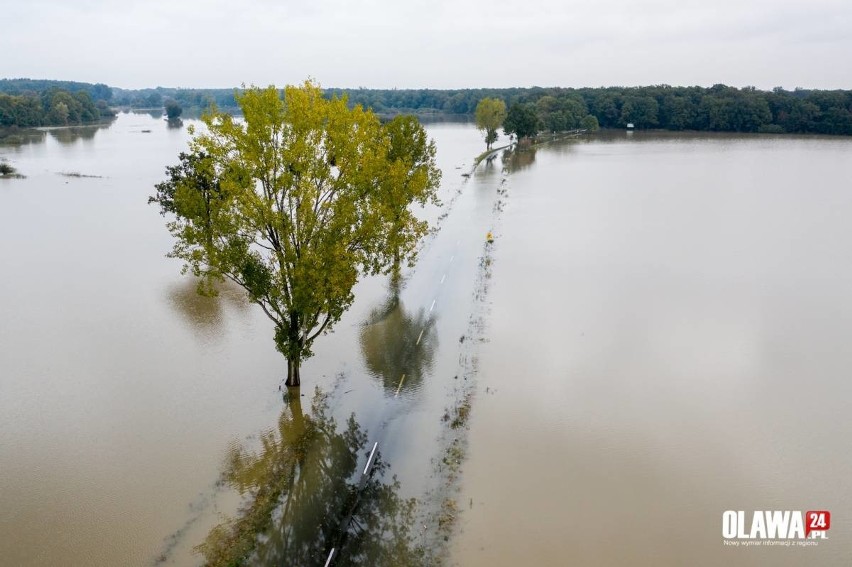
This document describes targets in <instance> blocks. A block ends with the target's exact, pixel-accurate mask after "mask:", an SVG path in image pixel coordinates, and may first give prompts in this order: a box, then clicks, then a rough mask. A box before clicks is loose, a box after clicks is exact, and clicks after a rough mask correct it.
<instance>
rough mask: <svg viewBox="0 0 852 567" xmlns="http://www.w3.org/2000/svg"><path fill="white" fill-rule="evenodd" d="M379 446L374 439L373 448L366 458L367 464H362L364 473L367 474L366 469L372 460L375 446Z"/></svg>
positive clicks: (368, 468)
mask: <svg viewBox="0 0 852 567" xmlns="http://www.w3.org/2000/svg"><path fill="white" fill-rule="evenodd" d="M378 446H379V442H378V441H376V442H375V443H373V450H372V451H370V457H369V458H368V459H367V464H366V465H364V474H367V471H368V470H370V464H371V463H372V462H373V455H375V454H376V447H378Z"/></svg>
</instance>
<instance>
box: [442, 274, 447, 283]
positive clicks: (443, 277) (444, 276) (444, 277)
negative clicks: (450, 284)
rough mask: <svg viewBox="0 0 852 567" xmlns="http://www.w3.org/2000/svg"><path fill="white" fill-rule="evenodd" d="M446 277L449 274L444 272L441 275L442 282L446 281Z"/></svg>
mask: <svg viewBox="0 0 852 567" xmlns="http://www.w3.org/2000/svg"><path fill="white" fill-rule="evenodd" d="M445 279H447V274H444V275H443V276H441V283H444V280H445Z"/></svg>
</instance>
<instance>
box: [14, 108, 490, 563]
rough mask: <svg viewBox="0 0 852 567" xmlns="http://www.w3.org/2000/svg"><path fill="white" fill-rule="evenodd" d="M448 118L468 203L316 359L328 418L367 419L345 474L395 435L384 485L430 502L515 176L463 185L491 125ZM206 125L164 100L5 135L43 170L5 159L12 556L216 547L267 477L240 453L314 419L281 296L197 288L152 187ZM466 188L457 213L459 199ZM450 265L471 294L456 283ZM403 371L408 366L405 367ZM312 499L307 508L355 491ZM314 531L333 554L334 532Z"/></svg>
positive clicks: (314, 370) (337, 479)
mask: <svg viewBox="0 0 852 567" xmlns="http://www.w3.org/2000/svg"><path fill="white" fill-rule="evenodd" d="M187 123H190V121H187ZM429 134H430V135H431V136H432V137H434V139H435V140H436V141H437V144H438V148H439V155H438V160H439V166H441V168H442V169H443V170H444V171H445V177H444V179H445V181H444V184H443V185H442V188H441V192H440V197H441V198H442V199H443V200H444V202H445V203H447V206H446V207H445V208H444V209H432V210H429V211H426V214H427V215H428V216H430V218H431V219H432V220H433V221H434V222H439V219H440V222H441V224H442V225H443V226H444V230H442V231H441V233H439V234H437V235H435V236H432V237H430V238H429V239H427V241H426V242H425V243H424V248H423V250H422V257H421V262H420V264H419V266H418V268H417V271H416V273H409V274H407V275H406V278H405V281H404V285H403V286H402V289H401V290H397V292H396V293H395V294H393V293H391V290H389V289H388V287H387V282H386V280H385V279H384V278H373V279H367V280H365V281H363V282H361V283H360V284H359V285H358V286H357V289H356V297H357V298H358V299H357V301H356V303H355V306H354V307H353V309H352V310H351V311H350V312H349V313H348V314H347V315H346V317H344V319H343V321H341V323H340V324H339V325H338V327H337V330H336V332H335V333H333V334H332V335H329V336H328V337H324V340H322V341H319V342H318V343H317V348H316V356H315V357H314V358H313V359H311V360H310V361H308V363H307V364H306V365H305V366H304V368H303V384H304V385H303V388H302V394H303V398H302V404H301V405H302V406H303V407H304V408H305V412H306V413H307V414H310V408H311V406H312V401H315V396H314V388H315V387H320V388H321V389H322V390H323V391H324V392H326V395H325V398H319V399H320V400H322V399H324V400H325V401H323V402H322V403H321V407H322V412H321V415H314V416H311V415H312V414H311V415H309V416H308V417H307V418H305V419H313V420H314V421H313V422H311V423H319V422H322V423H333V424H335V425H334V426H328V427H325V428H324V431H326V432H327V433H328V435H332V437H329V438H328V439H329V440H333V439H338V438H339V436H340V435H344V433H345V432H346V431H350V433H352V434H351V435H348V436H347V437H346V439H347V440H348V442H349V443H350V446H349V448H348V449H347V451H346V453H349V454H350V457H347V458H344V457H345V454H344V453H340V455H341V456H340V457H339V458H338V457H335V458H334V463H335V467H337V468H334V467H333V469H334V470H333V475H332V477H330V478H329V479H328V480H329V481H333V482H332V484H335V483H336V484H335V485H336V486H337V488H342V489H345V487H346V484H347V483H351V482H357V480H358V478H357V476H354V475H351V474H350V473H351V472H352V471H354V470H355V469H356V468H357V467H356V464H358V463H360V466H363V463H364V461H365V460H366V455H365V454H364V453H365V451H362V449H363V447H362V445H363V446H366V447H367V450H369V448H370V447H372V446H373V444H374V443H376V442H379V443H380V446H379V450H378V453H379V454H380V458H381V460H382V462H383V463H385V464H384V465H382V466H381V467H380V469H381V470H388V469H389V472H388V474H387V477H388V478H387V479H386V480H385V479H384V478H383V477H382V478H381V479H379V480H380V482H381V484H382V486H388V487H391V488H393V490H391V489H390V488H388V489H387V490H385V497H383V499H380V500H377V502H389V500H387V498H391V500H390V502H403V503H404V502H408V501H409V500H410V499H411V498H414V497H421V496H422V494H424V492H426V491H428V490H430V488H432V487H433V485H439V484H440V483H441V482H442V481H441V480H440V478H439V475H436V474H433V472H434V466H433V462H432V460H433V457H434V456H435V455H436V454H437V453H438V452H439V451H440V447H439V441H440V436H441V431H442V430H443V429H444V424H443V423H442V422H441V419H440V418H441V416H442V415H443V414H444V412H445V406H446V405H447V403H451V402H452V397H451V395H452V392H453V388H454V386H453V384H452V382H453V377H454V376H455V374H456V372H455V369H456V368H457V367H458V364H459V363H458V357H459V355H458V337H459V336H460V335H462V334H463V333H464V332H465V329H466V327H467V325H468V318H469V313H470V309H471V293H472V291H471V290H472V289H473V287H474V285H475V274H476V273H477V269H478V267H477V263H476V262H477V260H476V258H478V255H479V253H480V252H481V245H482V241H481V239H480V238H475V239H466V240H464V241H463V240H462V238H461V237H462V235H464V234H466V231H467V230H468V229H471V228H472V229H473V230H475V231H476V233H477V234H484V232H485V230H487V227H486V224H487V222H488V221H487V219H488V218H490V216H491V214H492V199H493V196H494V194H495V193H494V192H487V194H486V193H483V192H480V191H478V190H474V191H468V192H466V193H464V194H462V193H460V189H461V188H462V186H463V185H464V186H467V187H471V188H476V187H478V186H477V183H479V182H478V181H474V182H473V183H468V182H467V179H466V178H465V177H463V176H462V175H461V174H462V173H463V172H464V171H468V170H469V169H470V166H471V160H472V158H473V156H475V155H476V154H477V153H478V152H479V151H481V147H482V143H481V141H480V136H479V134H478V132H477V131H476V130H475V129H474V128H473V127H472V126H470V125H469V124H434V125H430V126H429ZM187 139H188V135H187V133H186V130H185V128H169V127H167V125H166V123H165V122H164V121H162V120H161V119H157V117H154V116H149V115H146V114H123V115H120V116H119V117H118V119H117V120H116V121H115V122H114V123H113V124H111V125H109V126H107V127H102V128H84V129H63V130H51V131H49V132H42V133H39V134H36V135H33V136H29V137H27V139H26V140H19V142H25V143H16V144H7V145H3V146H0V157H4V158H6V159H8V161H9V162H10V163H12V164H13V165H14V166H15V167H16V168H17V169H18V170H19V171H20V172H21V173H22V174H24V175H26V176H27V178H26V179H21V180H0V261H1V262H2V266H3V268H2V273H3V277H2V278H0V313H2V317H3V323H2V325H0V345H2V348H0V369H2V372H0V471H2V474H0V555H2V557H3V563H4V564H9V565H59V564H69V565H151V564H169V565H195V564H199V563H200V562H201V561H202V557H201V556H200V555H198V554H194V553H193V552H192V548H193V547H194V546H196V545H198V544H201V543H202V542H204V541H205V538H206V536H207V534H208V531H209V530H210V529H211V528H212V527H213V526H215V525H216V524H218V523H220V522H222V521H223V519H224V517H225V516H233V515H234V514H235V512H236V509H237V505H238V504H239V503H240V501H241V499H240V497H239V496H238V490H236V489H235V488H238V489H240V490H243V491H244V494H251V490H252V489H251V486H252V485H251V483H250V482H247V481H246V482H244V483H242V484H239V485H238V486H235V485H233V484H232V482H231V481H233V480H234V478H236V477H238V476H239V475H236V474H235V469H234V466H233V465H234V461H233V457H234V456H235V455H239V454H242V455H244V456H245V459H249V456H250V455H254V454H258V455H260V454H262V453H261V449H260V446H261V440H264V439H279V440H280V438H281V437H280V436H281V427H282V426H281V424H282V423H283V422H287V423H290V422H295V423H303V422H304V420H300V418H299V416H297V415H295V414H294V413H293V412H292V407H293V404H292V403H291V404H289V405H287V404H283V403H282V397H281V393H280V392H279V385H280V383H281V381H282V379H283V378H284V373H285V368H286V364H285V361H284V359H283V358H282V357H281V356H280V355H279V354H278V353H277V352H276V351H275V349H274V345H273V341H272V330H271V328H270V325H269V324H268V322H267V320H266V319H265V317H263V316H262V314H261V313H260V312H259V311H258V310H256V309H254V308H253V306H250V305H247V304H246V303H245V302H244V300H243V299H242V297H241V295H240V293H239V290H236V289H231V288H228V287H225V288H223V289H222V294H221V295H220V297H219V298H218V299H206V298H201V297H199V296H197V295H196V294H195V282H193V281H192V280H191V279H189V278H187V277H184V276H181V275H180V273H179V271H180V263H179V262H177V261H175V260H170V259H167V258H165V257H164V255H165V253H166V252H168V250H169V249H170V247H171V241H170V238H169V236H168V233H167V232H166V230H165V228H164V226H163V222H164V221H163V219H162V218H161V217H160V216H159V214H158V213H157V211H156V210H155V208H154V207H152V206H148V205H147V204H146V201H147V197H148V196H149V195H150V194H151V193H152V192H153V184H154V183H156V182H157V181H160V180H162V179H163V176H164V167H165V165H167V164H172V163H174V162H175V161H176V160H177V154H178V152H179V151H181V150H182V149H184V147H185V145H186V142H187ZM480 177H481V178H482V183H489V182H491V181H493V180H495V179H496V178H495V177H494V175H492V174H491V173H488V174H485V175H483V176H480ZM449 204H452V208H453V210H454V211H457V215H456V216H455V217H446V215H445V214H444V213H445V211H446V210H448V209H449ZM480 225H481V226H480ZM442 275H443V279H442ZM451 282H452V283H453V287H452V288H449V284H450V283H451ZM441 283H445V284H446V286H445V287H444V288H443V289H444V290H445V292H446V290H448V289H451V290H452V291H453V294H452V295H450V294H447V293H445V296H446V297H444V298H442V297H441V296H440V294H439V288H440V285H441ZM421 331H423V333H422V337H420V338H419V339H418V336H419V335H420V333H421ZM439 336H440V337H442V338H441V339H440V340H439V339H438V337H439ZM444 336H446V337H448V338H446V339H444V338H443V337H444ZM412 340H414V341H415V342H417V343H418V344H417V346H418V348H417V349H412V346H411V345H410V344H408V343H410V342H411V341H412ZM386 342H387V344H385V343H386ZM389 348H390V349H391V350H388V349H389ZM441 349H443V350H441ZM397 373H399V374H400V375H401V374H402V373H406V375H407V379H406V380H405V381H404V382H403V383H402V384H398V382H399V378H400V377H399V376H396V374H397ZM439 373H440V375H441V376H442V379H440V380H438V379H433V380H430V379H429V378H430V377H433V376H436V375H438V374H439ZM318 403H319V402H318ZM318 407H320V406H318ZM353 414H354V415H355V418H356V421H354V422H352V423H349V418H350V416H352V415H353ZM287 420H290V421H289V422H288V421H287ZM299 427H302V428H303V429H304V427H303V426H299ZM305 427H306V426H305ZM354 432H357V435H355V434H354ZM325 445H327V443H326V444H323V443H319V442H317V444H312V445H311V447H314V449H311V450H312V451H315V454H320V453H321V452H322V447H324V446H325ZM270 454H271V455H277V453H270ZM276 458H277V457H275V456H273V457H270V458H269V459H265V461H274V460H275V459H276ZM261 460H264V459H261ZM300 470H303V476H302V480H303V481H306V482H309V483H313V486H321V485H322V484H323V482H325V481H324V480H323V478H324V477H323V476H322V475H318V474H313V473H311V472H310V471H311V470H315V471H316V470H318V469H315V468H314V469H311V468H310V467H305V468H304V469H300ZM393 474H396V475H397V477H398V479H399V480H400V482H401V485H396V486H395V485H394V481H393V479H392V475H393ZM394 486H395V487H394ZM323 494H325V496H328V497H331V496H330V495H331V493H328V494H326V493H323ZM343 495H344V493H341V494H340V495H337V494H336V493H335V495H334V498H335V499H338V498H339V497H340V496H343ZM393 499H396V500H393ZM296 500H297V497H294V498H293V501H294V502H295V501H296ZM302 501H303V503H306V504H305V506H308V507H307V508H304V509H303V510H302V511H301V512H299V513H300V514H307V515H306V516H304V517H305V518H310V517H313V516H312V515H311V514H314V515H316V514H319V513H320V509H321V508H322V507H323V506H326V507H328V508H329V509H332V508H333V507H334V503H329V502H328V501H327V499H326V498H319V497H312V498H309V499H307V500H305V499H303V500H302ZM335 502H337V500H335ZM338 503H339V502H338ZM383 505H385V506H386V505H387V504H383ZM401 511H402V510H400V512H401ZM338 513H339V512H338ZM409 515H410V514H409ZM305 525H306V526H307V525H309V524H307V523H306V524H305ZM422 531H423V530H422V529H420V532H418V541H419V542H422V541H423V540H424V537H425V536H424V535H423V534H422V533H421V532H422ZM297 535H298V537H297V539H298V541H300V542H302V543H303V544H304V543H305V542H311V543H310V545H308V547H307V548H306V549H308V550H309V551H310V552H311V553H317V554H318V553H320V552H322V551H324V545H325V542H326V539H327V537H331V536H327V534H324V533H322V532H321V531H320V530H317V531H315V532H308V533H299V534H297ZM285 539H286V538H285ZM270 545H272V544H271V543H270ZM296 546H297V544H296V543H293V541H290V542H289V543H287V541H285V542H284V543H282V544H281V545H280V546H279V548H278V549H279V550H280V549H285V550H286V549H294V548H295V547H296ZM311 546H313V547H311ZM421 547H422V546H421ZM270 549H271V551H270V550H269V549H267V550H266V551H264V553H270V554H272V555H270V557H275V553H276V552H275V551H274V549H275V548H274V546H273V547H272V548H270ZM361 549H367V548H366V547H364V548H361ZM311 550H312V551H311ZM374 551H375V550H374ZM374 551H371V552H370V553H374ZM368 556H369V557H373V556H374V555H368ZM294 557H302V556H294ZM353 561H354V560H353ZM296 562H297V563H298V562H299V561H296ZM341 564H343V563H341Z"/></svg>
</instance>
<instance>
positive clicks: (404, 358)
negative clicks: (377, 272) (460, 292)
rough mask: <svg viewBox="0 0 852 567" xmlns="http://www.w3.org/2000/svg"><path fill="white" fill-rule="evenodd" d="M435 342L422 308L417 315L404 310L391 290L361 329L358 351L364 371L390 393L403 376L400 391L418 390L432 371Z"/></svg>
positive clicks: (430, 320) (431, 322) (432, 327)
mask: <svg viewBox="0 0 852 567" xmlns="http://www.w3.org/2000/svg"><path fill="white" fill-rule="evenodd" d="M421 332H422V333H423V335H422V336H421V334H420V333H421ZM418 338H419V339H420V344H418V343H417V339H418ZM437 342H438V337H437V333H436V332H435V320H434V318H432V317H430V316H427V314H426V310H425V309H420V310H419V311H418V312H417V313H416V314H415V313H412V312H410V311H407V310H406V309H405V306H404V305H403V304H402V302H400V301H399V296H398V294H397V293H396V290H394V289H392V293H391V296H390V297H389V298H388V299H387V301H386V302H385V303H384V304H383V305H382V306H381V307H379V308H378V309H376V310H374V311H373V313H372V314H371V315H370V317H369V318H368V320H367V324H366V325H364V327H363V328H362V329H361V352H362V354H363V355H364V362H365V364H366V366H367V370H368V371H369V372H370V374H371V375H372V376H374V377H376V378H379V379H380V380H381V382H382V386H383V387H384V389H385V391H386V392H387V393H389V394H395V393H396V391H397V388H400V379H401V378H402V375H403V374H405V380H403V381H402V387H401V389H402V390H415V389H417V388H418V386H419V385H420V383H421V382H422V381H423V377H424V376H425V375H426V374H428V373H429V372H430V371H431V370H432V360H433V358H434V354H435V349H436V348H437Z"/></svg>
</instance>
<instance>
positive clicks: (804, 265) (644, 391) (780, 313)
mask: <svg viewBox="0 0 852 567" xmlns="http://www.w3.org/2000/svg"><path fill="white" fill-rule="evenodd" d="M850 156H852V140H850V139H841V138H815V137H814V138H804V137H802V138H797V137H772V136H729V135H676V134H662V135H659V134H650V133H643V132H636V133H633V134H632V135H626V134H624V133H618V134H616V135H601V136H597V137H592V138H589V139H587V140H583V141H576V142H571V143H564V144H554V145H548V146H545V147H541V148H538V149H536V150H535V151H532V152H528V153H526V154H525V155H522V156H517V157H516V158H513V159H512V160H507V161H508V164H509V167H510V169H511V173H510V175H509V177H508V182H507V184H506V186H507V188H508V201H507V207H506V209H505V212H504V213H503V216H502V224H501V226H500V227H499V230H498V231H497V232H496V242H495V249H494V266H493V276H492V283H491V292H490V295H489V303H490V306H491V310H490V314H489V319H488V321H489V323H488V332H487V336H488V338H489V342H488V343H487V344H485V345H483V347H482V349H481V353H480V372H479V378H478V380H479V381H478V397H477V400H476V402H475V404H474V408H473V412H472V416H471V421H470V427H471V429H470V439H469V460H468V462H467V463H466V465H465V474H464V477H463V481H462V483H463V490H462V494H461V496H460V498H459V501H460V502H462V503H463V504H464V506H465V508H466V509H465V512H464V516H463V521H462V523H461V525H462V533H461V535H460V536H459V537H458V538H457V540H456V541H455V544H454V548H453V560H454V563H455V564H457V565H462V566H465V567H467V566H471V567H475V566H486V565H487V566H497V565H506V566H515V565H584V566H592V565H595V566H616V565H631V566H634V567H638V566H654V567H661V566H680V565H692V566H708V567H710V566H718V565H731V566H733V565H761V566H763V565H766V566H770V565H772V566H775V565H789V566H793V565H825V566H833V565H848V564H850V562H851V561H852V521H850V517H851V516H852V485H850V483H849V479H850V478H852V451H850V450H849V443H848V440H849V439H850V436H852V405H850V400H852V380H850V368H852V348H849V340H850V337H852V225H850V223H849V218H850V215H852V185H850V183H849V180H850V179H852V159H850ZM812 509H816V510H829V511H831V512H832V513H833V516H832V517H833V522H832V526H831V529H830V531H829V532H828V534H827V535H828V539H827V540H820V541H819V546H818V547H812V548H801V547H792V548H791V547H767V546H762V547H753V548H734V547H726V546H725V545H723V538H722V513H723V512H724V511H725V510H743V511H746V515H747V516H748V517H749V518H750V516H751V511H753V510H801V511H806V510H812ZM749 521H750V520H749ZM746 529H747V530H748V528H746Z"/></svg>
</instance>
